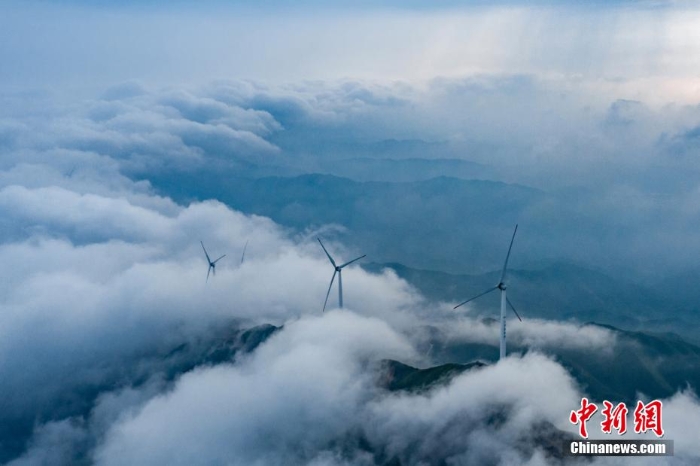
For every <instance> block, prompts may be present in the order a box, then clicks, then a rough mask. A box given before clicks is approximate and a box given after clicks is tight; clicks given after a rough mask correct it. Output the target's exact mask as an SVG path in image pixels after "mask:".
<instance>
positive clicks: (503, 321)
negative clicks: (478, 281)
mask: <svg viewBox="0 0 700 466" xmlns="http://www.w3.org/2000/svg"><path fill="white" fill-rule="evenodd" d="M517 231H518V225H515V231H513V237H512V238H511V239H510V246H509V247H508V254H507V255H506V261H505V263H504V264H503V271H501V279H500V280H499V281H498V285H496V286H494V287H493V288H489V289H488V290H486V291H484V292H483V293H481V294H478V295H476V296H474V297H473V298H469V299H467V300H466V301H464V302H462V303H459V304H458V305H456V306H455V307H454V308H455V309H457V308H458V307H460V306H462V305H464V304H467V303H468V302H469V301H473V300H475V299H476V298H479V297H481V296H484V295H485V294H489V293H491V292H492V291H495V290H501V338H500V340H501V353H500V359H503V358H505V357H506V303H507V304H508V305H509V306H510V308H511V309H513V312H514V313H515V316H516V317H517V318H518V320H520V321H521V322H522V320H523V319H521V318H520V316H519V315H518V311H516V310H515V306H513V304H512V303H511V302H510V300H509V299H508V297H507V296H506V288H507V285H506V272H507V269H508V259H509V258H510V250H511V249H512V248H513V240H514V239H515V233H516V232H517Z"/></svg>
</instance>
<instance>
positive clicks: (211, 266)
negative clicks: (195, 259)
mask: <svg viewBox="0 0 700 466" xmlns="http://www.w3.org/2000/svg"><path fill="white" fill-rule="evenodd" d="M199 243H200V244H201V245H202V249H204V255H205V256H207V262H209V269H208V270H207V280H206V281H209V274H210V273H213V274H214V275H216V263H217V262H219V261H220V260H221V259H223V258H224V257H226V254H224V255H223V256H221V257H219V258H218V259H216V260H215V261H213V262H212V260H211V259H210V258H209V254H207V248H205V247H204V243H202V242H201V241H200V242H199Z"/></svg>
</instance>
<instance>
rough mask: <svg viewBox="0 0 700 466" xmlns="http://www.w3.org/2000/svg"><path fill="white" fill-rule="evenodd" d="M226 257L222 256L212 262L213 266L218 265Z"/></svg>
mask: <svg viewBox="0 0 700 466" xmlns="http://www.w3.org/2000/svg"><path fill="white" fill-rule="evenodd" d="M224 257H226V254H224V255H223V256H221V257H219V258H218V259H216V260H215V261H214V262H212V264H216V263H217V262H219V261H220V260H221V259H223V258H224Z"/></svg>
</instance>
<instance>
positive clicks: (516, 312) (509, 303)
mask: <svg viewBox="0 0 700 466" xmlns="http://www.w3.org/2000/svg"><path fill="white" fill-rule="evenodd" d="M506 301H508V305H509V306H510V308H511V309H513V312H515V317H517V318H518V320H519V321H520V322H522V321H523V319H521V318H520V314H518V311H516V310H515V306H513V303H511V302H510V299H508V298H506Z"/></svg>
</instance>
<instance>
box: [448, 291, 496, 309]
mask: <svg viewBox="0 0 700 466" xmlns="http://www.w3.org/2000/svg"><path fill="white" fill-rule="evenodd" d="M497 289H498V287H497V286H494V287H493V288H489V289H488V290H486V291H484V292H483V293H481V294H478V295H476V296H474V297H473V298H469V299H467V300H466V301H464V302H462V303H459V304H457V305H456V306H455V307H453V308H452V309H457V308H458V307H459V306H463V305H465V304H467V303H468V302H469V301H474V300H475V299H476V298H480V297H482V296H484V295H485V294H489V293H491V292H492V291H493V290H497Z"/></svg>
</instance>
